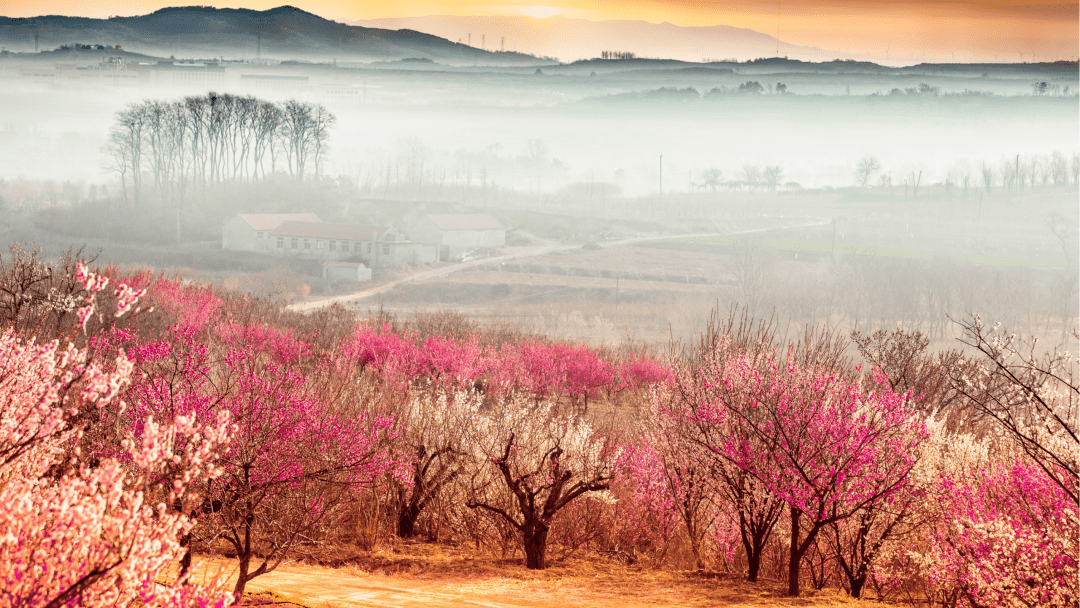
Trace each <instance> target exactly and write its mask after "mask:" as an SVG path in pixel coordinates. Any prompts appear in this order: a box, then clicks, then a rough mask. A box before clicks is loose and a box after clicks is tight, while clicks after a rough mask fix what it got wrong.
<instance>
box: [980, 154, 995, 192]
mask: <svg viewBox="0 0 1080 608" xmlns="http://www.w3.org/2000/svg"><path fill="white" fill-rule="evenodd" d="M979 171H980V172H981V173H982V180H983V188H986V195H987V196H990V192H991V191H992V190H993V189H994V167H993V166H992V165H990V164H989V163H987V162H986V161H983V163H982V165H980V167H979Z"/></svg>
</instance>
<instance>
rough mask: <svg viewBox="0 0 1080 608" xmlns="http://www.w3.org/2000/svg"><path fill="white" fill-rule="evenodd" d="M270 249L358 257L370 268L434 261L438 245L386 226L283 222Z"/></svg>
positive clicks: (312, 255) (313, 255) (322, 256)
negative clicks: (403, 235) (413, 239)
mask: <svg viewBox="0 0 1080 608" xmlns="http://www.w3.org/2000/svg"><path fill="white" fill-rule="evenodd" d="M270 239H271V243H270V252H271V253H275V254H278V255H296V256H302V257H310V258H320V259H324V260H359V261H361V262H363V263H364V264H366V265H367V266H368V268H369V269H370V268H385V267H387V266H395V265H397V264H417V263H426V262H434V261H435V252H436V250H435V247H434V246H431V245H426V244H424V243H414V242H411V241H406V240H404V239H402V238H401V235H399V234H398V232H397V231H396V230H394V229H393V228H390V227H386V226H365V225H360V224H324V223H311V222H298V221H289V222H283V223H282V224H281V225H279V226H278V227H277V228H275V229H274V231H273V232H272V234H271V237H270Z"/></svg>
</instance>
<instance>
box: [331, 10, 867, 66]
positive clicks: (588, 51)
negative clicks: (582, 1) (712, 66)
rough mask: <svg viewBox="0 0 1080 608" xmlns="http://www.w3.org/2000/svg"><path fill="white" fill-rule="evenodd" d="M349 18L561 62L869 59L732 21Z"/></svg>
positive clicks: (521, 16)
mask: <svg viewBox="0 0 1080 608" xmlns="http://www.w3.org/2000/svg"><path fill="white" fill-rule="evenodd" d="M348 23H350V24H354V25H360V26H363V27H381V28H386V29H399V28H403V27H407V28H409V29H414V30H418V31H422V32H427V33H429V34H433V35H436V36H440V37H442V38H446V39H447V40H456V39H461V40H465V39H466V36H465V35H466V34H468V33H470V32H471V33H472V34H473V43H476V42H477V41H478V40H477V39H478V38H479V36H480V35H481V34H488V35H489V36H490V38H491V40H490V41H489V42H488V44H491V45H494V44H496V43H497V42H496V41H500V42H501V39H502V38H508V39H509V41H510V44H509V45H508V48H512V49H515V50H519V51H522V52H526V53H530V54H533V55H537V56H548V57H558V58H559V59H560V60H562V61H575V60H578V59H587V58H590V57H598V56H600V53H601V52H602V51H630V52H634V53H635V54H636V55H638V56H641V57H663V58H667V59H681V60H684V61H703V60H704V59H717V60H718V59H739V60H748V59H758V58H761V57H776V56H780V57H792V58H798V59H803V60H809V61H831V60H833V59H851V58H857V57H858V58H863V59H865V58H866V56H865V55H861V56H860V55H852V54H849V53H842V52H839V51H832V50H827V49H820V48H817V47H806V46H798V45H794V44H789V43H787V42H784V41H783V40H778V39H777V38H776V37H774V36H771V35H769V34H765V33H762V32H759V31H757V30H753V29H750V28H744V27H737V26H732V25H705V26H681V25H675V24H673V23H670V22H667V21H665V22H662V23H652V22H648V21H640V20H632V19H608V20H602V21H591V20H588V19H580V18H575V17H566V16H563V15H553V16H551V17H547V18H544V19H539V18H536V17H529V16H525V15H495V16H477V17H463V16H455V15H431V16H423V17H398V18H387V19H367V20H354V21H349V22H348ZM459 41H460V40H459Z"/></svg>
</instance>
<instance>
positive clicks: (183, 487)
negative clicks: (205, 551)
mask: <svg viewBox="0 0 1080 608" xmlns="http://www.w3.org/2000/svg"><path fill="white" fill-rule="evenodd" d="M79 275H80V276H79V278H78V280H79V281H80V282H81V283H82V284H83V285H84V286H86V287H87V290H88V291H89V292H90V295H89V296H87V300H88V301H87V304H89V305H88V306H86V307H84V308H83V309H82V311H81V312H82V313H83V314H81V315H80V316H81V317H82V318H83V319H86V318H87V317H88V316H89V315H90V314H91V313H92V312H93V308H92V306H93V300H94V298H93V296H94V294H95V293H96V292H97V291H101V290H102V289H104V288H105V285H106V281H105V280H104V279H100V277H99V276H98V275H95V274H94V273H91V272H89V270H88V269H86V268H85V266H81V265H80V268H79ZM126 287H127V286H121V288H120V291H121V292H124V295H127V296H132V295H133V294H128V293H127V292H128V291H129V289H125V288H126ZM135 300H137V298H136V297H128V299H127V302H126V304H127V306H126V307H123V306H122V307H120V310H119V311H118V314H119V315H122V314H124V312H125V308H130V307H131V306H132V305H133V304H134V302H135ZM130 372H131V364H130V362H129V361H128V360H127V359H126V358H125V357H124V356H123V354H122V353H121V354H120V355H119V356H118V357H117V358H116V359H115V360H114V361H113V362H111V363H109V364H108V365H107V366H102V365H99V364H98V363H96V362H93V361H91V360H90V357H89V355H88V352H87V351H86V350H81V349H76V348H75V347H74V346H72V345H68V346H67V347H61V346H60V343H59V341H56V340H54V341H52V342H51V343H48V344H44V345H36V344H27V343H23V342H21V341H20V340H19V339H18V338H17V336H16V335H15V334H14V333H13V332H12V331H11V330H5V331H4V333H2V334H0V603H2V604H4V605H10V606H28V607H34V606H42V607H46V606H60V605H63V606H117V605H128V604H131V603H133V602H139V603H140V604H141V605H144V606H170V607H176V608H180V607H181V606H190V605H192V604H193V603H199V604H200V605H203V606H226V605H228V604H229V603H231V599H232V598H231V596H230V595H229V594H227V593H223V590H221V589H220V588H219V587H218V586H217V585H214V584H212V585H209V586H198V585H192V584H189V582H188V581H187V579H186V578H185V577H180V578H179V579H176V580H174V581H173V582H172V583H164V582H163V581H162V580H161V579H162V574H163V573H164V569H165V567H166V566H167V565H168V564H169V563H170V562H172V561H174V560H175V559H177V557H179V555H180V554H181V553H182V547H181V546H180V541H179V539H180V537H181V536H182V535H183V534H184V533H185V532H186V531H187V530H189V529H190V527H191V526H192V525H193V521H192V520H191V519H190V518H188V517H186V516H185V515H183V514H182V513H178V512H176V511H175V510H174V509H172V508H171V506H170V505H172V504H176V503H190V502H195V501H198V500H199V496H198V493H197V492H193V491H192V487H193V486H194V485H195V484H196V482H197V481H198V480H203V479H213V478H214V477H216V476H217V475H218V474H219V473H220V471H219V469H218V468H217V467H216V466H215V464H214V462H215V461H216V460H217V459H218V458H219V457H220V455H221V454H222V453H223V450H224V447H225V445H226V443H227V441H228V436H229V433H230V432H231V430H232V429H231V424H230V422H229V420H228V417H227V415H224V416H221V417H218V418H217V419H215V420H213V421H209V423H208V424H200V423H198V422H197V421H196V420H195V418H194V417H178V418H177V419H175V420H174V421H172V422H171V423H169V424H164V425H159V424H158V422H157V421H155V420H153V419H149V420H147V421H146V424H145V428H144V431H143V433H142V434H141V436H140V437H138V438H134V439H126V440H125V441H123V442H122V443H121V444H120V445H119V446H118V448H117V449H116V450H114V451H113V452H112V453H111V454H110V455H106V454H93V455H92V454H89V453H88V452H87V451H85V450H84V446H83V445H82V444H83V441H82V434H83V431H84V430H85V428H86V426H85V425H86V424H87V420H88V419H89V417H87V416H84V415H83V414H85V413H86V412H88V411H94V410H102V409H106V408H113V407H115V408H117V409H121V410H122V409H123V407H124V404H123V403H116V402H115V399H116V397H117V395H118V394H119V393H120V391H121V390H122V388H123V386H124V385H125V384H126V383H127V381H128V376H129V374H130ZM167 472H169V473H168V474H169V483H165V484H163V483H162V480H163V479H164V478H165V475H166V474H167Z"/></svg>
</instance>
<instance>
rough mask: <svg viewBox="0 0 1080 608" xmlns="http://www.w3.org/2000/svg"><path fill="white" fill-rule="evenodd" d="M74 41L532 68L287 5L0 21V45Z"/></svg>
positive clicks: (514, 58) (146, 50) (525, 59)
mask: <svg viewBox="0 0 1080 608" xmlns="http://www.w3.org/2000/svg"><path fill="white" fill-rule="evenodd" d="M74 44H89V45H98V44H100V45H106V46H116V45H120V46H122V47H123V49H124V50H127V51H131V52H134V53H142V54H146V55H154V56H159V57H168V56H176V57H177V58H208V57H219V56H224V57H225V58H227V59H241V58H243V59H256V58H262V59H305V60H310V61H332V60H338V61H382V60H391V61H392V60H398V59H407V58H423V59H431V60H434V61H438V62H440V63H448V64H457V65H462V64H464V65H469V64H476V63H481V64H506V63H516V64H520V63H536V60H535V59H534V58H532V57H529V56H527V55H522V54H519V53H495V52H490V51H485V50H483V49H480V48H475V47H470V46H468V45H465V44H457V43H455V42H450V41H449V40H446V39H444V38H440V37H438V36H436V35H432V34H427V33H421V32H417V31H411V30H408V29H402V30H399V31H395V30H388V29H380V28H371V27H361V26H355V25H348V24H345V23H338V22H335V21H330V20H328V19H323V18H322V17H319V16H318V15H313V14H311V13H308V12H306V11H302V10H300V9H298V8H294V7H292V6H281V7H278V8H275V9H271V10H267V11H255V10H249V9H228V8H225V9H217V8H213V7H200V6H189V7H178V8H163V9H161V10H159V11H156V12H154V13H151V14H149V15H142V16H138V17H113V18H110V19H88V18H83V17H64V16H55V15H50V16H43V17H31V18H26V19H15V18H9V17H0V46H3V47H5V48H6V49H7V50H9V51H15V52H27V51H34V50H36V49H40V50H51V49H55V48H57V47H60V46H65V45H74Z"/></svg>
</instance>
